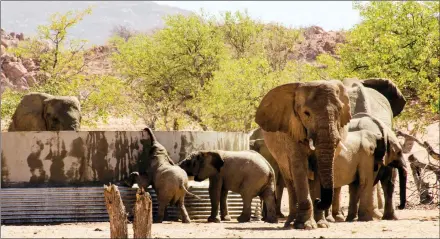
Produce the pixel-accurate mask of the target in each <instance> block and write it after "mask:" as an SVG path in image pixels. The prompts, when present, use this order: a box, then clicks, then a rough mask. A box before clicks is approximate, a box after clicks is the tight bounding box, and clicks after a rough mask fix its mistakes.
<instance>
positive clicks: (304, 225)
mask: <svg viewBox="0 0 440 239" xmlns="http://www.w3.org/2000/svg"><path fill="white" fill-rule="evenodd" d="M293 228H295V229H305V230H312V229H316V228H318V225H317V224H316V222H315V219H313V218H310V219H309V220H307V221H305V222H300V221H298V219H297V220H295V222H294V223H293Z"/></svg>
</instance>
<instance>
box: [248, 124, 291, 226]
mask: <svg viewBox="0 0 440 239" xmlns="http://www.w3.org/2000/svg"><path fill="white" fill-rule="evenodd" d="M249 148H250V149H251V150H255V151H256V152H258V153H259V154H261V155H262V156H263V157H264V158H265V159H266V160H267V162H269V164H270V166H272V168H273V171H274V172H275V182H276V189H275V195H276V210H277V217H278V218H284V217H285V216H284V215H283V213H282V212H281V201H282V197H283V192H284V187H285V184H284V179H283V177H282V175H281V173H280V168H279V167H278V164H277V162H276V160H275V158H274V157H273V156H272V154H271V153H270V151H269V149H268V148H267V146H266V144H265V143H264V137H263V131H262V130H261V128H258V129H255V130H253V131H251V132H250V136H249Z"/></svg>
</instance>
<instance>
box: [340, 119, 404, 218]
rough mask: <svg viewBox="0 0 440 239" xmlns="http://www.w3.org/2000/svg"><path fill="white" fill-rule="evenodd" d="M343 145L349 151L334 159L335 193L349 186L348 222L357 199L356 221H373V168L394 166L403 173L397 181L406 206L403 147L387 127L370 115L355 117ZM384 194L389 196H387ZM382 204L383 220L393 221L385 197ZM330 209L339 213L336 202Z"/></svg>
mask: <svg viewBox="0 0 440 239" xmlns="http://www.w3.org/2000/svg"><path fill="white" fill-rule="evenodd" d="M345 146H346V147H347V149H348V151H343V152H341V154H340V155H339V156H338V157H336V159H335V165H334V174H335V191H340V188H341V187H342V186H344V185H349V189H350V204H349V209H348V216H347V219H346V220H347V221H353V220H354V219H355V217H356V216H357V213H358V202H359V200H360V205H359V219H358V220H359V221H371V220H373V216H375V215H374V205H373V185H374V184H375V183H377V181H378V180H379V177H378V176H377V174H378V173H374V168H378V166H379V165H385V166H390V167H397V168H399V170H400V169H401V170H404V171H405V173H404V174H400V175H402V176H404V177H405V178H401V180H400V181H401V182H402V183H401V192H402V194H403V197H402V200H403V201H402V202H401V204H402V205H404V204H405V190H406V166H405V161H404V158H403V154H402V147H401V146H400V143H399V140H398V139H397V137H396V136H395V134H394V132H393V131H392V130H391V129H390V128H388V127H387V126H385V125H384V124H383V123H382V122H381V121H380V120H378V119H375V118H373V117H372V116H371V115H368V114H365V113H359V114H356V115H354V116H353V118H352V119H351V121H350V124H349V133H348V136H347V140H346V142H345ZM382 168H383V167H382ZM385 185H386V184H385ZM374 192H376V191H374ZM385 195H387V196H389V194H387V193H386V194H385ZM385 202H386V203H385V205H386V206H385V212H384V217H383V218H384V219H391V218H393V217H394V218H395V214H394V206H393V202H392V200H391V201H390V197H386V200H385ZM332 206H333V208H332V211H334V212H339V211H340V206H339V201H337V200H334V201H333V205H332ZM335 216H338V215H335ZM341 220H344V218H338V221H341Z"/></svg>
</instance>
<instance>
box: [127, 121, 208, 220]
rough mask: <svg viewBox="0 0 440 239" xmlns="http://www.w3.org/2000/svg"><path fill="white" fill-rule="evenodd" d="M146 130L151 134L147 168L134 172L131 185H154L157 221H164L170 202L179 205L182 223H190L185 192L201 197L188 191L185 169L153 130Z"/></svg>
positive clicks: (144, 186) (130, 179) (131, 175)
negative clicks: (175, 161) (176, 163)
mask: <svg viewBox="0 0 440 239" xmlns="http://www.w3.org/2000/svg"><path fill="white" fill-rule="evenodd" d="M144 131H146V132H147V133H148V134H149V137H150V139H151V148H150V149H149V152H148V156H147V158H146V168H145V169H144V170H145V171H144V172H141V173H139V172H132V173H131V174H130V177H131V178H129V180H128V182H129V183H130V186H132V185H133V184H134V182H137V183H138V184H141V185H140V186H141V187H143V188H144V189H146V188H147V187H148V186H150V185H152V187H153V189H154V191H155V192H156V195H157V201H158V204H159V208H158V213H157V217H156V218H155V219H154V222H155V223H162V221H163V218H164V214H165V209H166V207H167V206H168V204H172V205H176V206H178V207H179V209H180V213H181V216H182V223H190V222H191V220H190V218H189V216H188V212H187V211H186V208H185V204H184V199H185V194H189V195H191V196H194V197H196V198H199V199H200V197H198V196H197V195H194V194H192V193H190V192H188V176H187V175H186V173H185V171H184V170H183V169H181V168H180V167H179V166H177V165H175V164H174V162H173V161H172V160H171V158H170V156H169V155H168V152H167V150H166V149H165V147H163V145H162V144H160V143H159V142H158V141H157V139H156V136H155V135H154V134H153V132H152V130H151V129H150V128H145V129H144ZM144 150H145V148H144Z"/></svg>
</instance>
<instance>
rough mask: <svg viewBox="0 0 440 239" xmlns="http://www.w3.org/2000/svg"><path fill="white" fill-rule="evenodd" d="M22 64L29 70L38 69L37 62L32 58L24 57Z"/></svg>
mask: <svg viewBox="0 0 440 239" xmlns="http://www.w3.org/2000/svg"><path fill="white" fill-rule="evenodd" d="M22 64H23V66H24V68H26V70H27V71H34V70H36V69H37V66H36V65H35V62H34V61H33V60H32V59H30V58H25V59H23V61H22Z"/></svg>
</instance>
